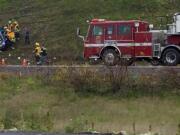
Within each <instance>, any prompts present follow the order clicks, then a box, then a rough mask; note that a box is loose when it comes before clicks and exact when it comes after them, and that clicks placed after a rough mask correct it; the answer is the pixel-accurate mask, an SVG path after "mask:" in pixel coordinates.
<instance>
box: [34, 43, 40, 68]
mask: <svg viewBox="0 0 180 135" xmlns="http://www.w3.org/2000/svg"><path fill="white" fill-rule="evenodd" d="M34 54H35V59H36V64H37V65H40V63H41V62H40V58H41V46H40V44H39V43H38V42H36V43H35V48H34Z"/></svg>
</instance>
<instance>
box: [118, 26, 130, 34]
mask: <svg viewBox="0 0 180 135" xmlns="http://www.w3.org/2000/svg"><path fill="white" fill-rule="evenodd" d="M130 33H131V26H129V25H120V26H119V27H118V34H119V35H129V34H130Z"/></svg>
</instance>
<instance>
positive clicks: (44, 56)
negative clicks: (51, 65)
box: [40, 46, 47, 64]
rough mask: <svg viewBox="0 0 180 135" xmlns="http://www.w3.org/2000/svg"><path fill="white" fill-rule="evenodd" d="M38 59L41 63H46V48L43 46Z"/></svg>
mask: <svg viewBox="0 0 180 135" xmlns="http://www.w3.org/2000/svg"><path fill="white" fill-rule="evenodd" d="M40 61H41V64H46V63H47V49H46V48H45V47H44V46H42V47H41V57H40Z"/></svg>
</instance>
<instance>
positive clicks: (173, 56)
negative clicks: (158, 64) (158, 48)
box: [163, 49, 180, 66]
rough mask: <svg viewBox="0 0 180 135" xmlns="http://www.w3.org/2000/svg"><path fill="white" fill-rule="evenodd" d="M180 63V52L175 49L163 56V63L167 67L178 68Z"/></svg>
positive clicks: (168, 50) (167, 51)
mask: <svg viewBox="0 0 180 135" xmlns="http://www.w3.org/2000/svg"><path fill="white" fill-rule="evenodd" d="M179 61H180V55H179V52H178V51H177V50H175V49H167V50H166V51H165V52H164V54H163V63H164V64H165V65H166V66H177V65H178V64H179Z"/></svg>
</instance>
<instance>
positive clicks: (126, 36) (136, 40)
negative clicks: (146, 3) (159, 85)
mask: <svg viewBox="0 0 180 135" xmlns="http://www.w3.org/2000/svg"><path fill="white" fill-rule="evenodd" d="M173 19H174V21H173V24H170V25H168V27H169V29H168V30H153V25H152V24H149V23H148V22H146V21H140V20H128V21H108V20H105V19H93V20H92V21H91V22H90V23H89V29H88V33H87V36H86V37H84V36H81V35H80V30H79V29H78V31H77V34H78V36H79V37H80V38H82V39H83V41H84V58H85V59H93V60H95V61H96V60H98V59H100V60H103V62H104V63H105V64H106V65H110V66H113V65H116V64H118V63H119V62H123V63H126V64H127V65H130V64H132V63H133V61H134V60H136V59H138V58H143V59H148V60H150V61H151V62H152V64H153V65H158V64H160V63H163V64H165V65H168V66H175V65H177V64H179V62H180V13H176V14H175V15H174V17H173Z"/></svg>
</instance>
